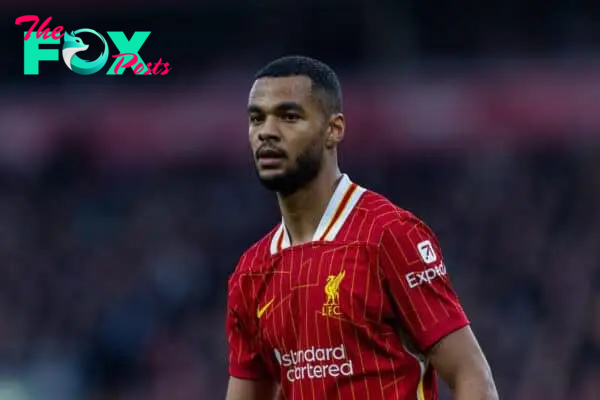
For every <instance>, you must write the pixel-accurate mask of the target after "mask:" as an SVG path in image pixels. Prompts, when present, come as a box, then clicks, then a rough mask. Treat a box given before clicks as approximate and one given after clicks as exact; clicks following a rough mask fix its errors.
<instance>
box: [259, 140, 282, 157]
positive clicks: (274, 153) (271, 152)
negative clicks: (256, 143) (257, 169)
mask: <svg viewBox="0 0 600 400" xmlns="http://www.w3.org/2000/svg"><path fill="white" fill-rule="evenodd" d="M255 156H256V158H257V159H259V158H262V157H281V158H283V157H287V153H286V152H285V151H284V150H282V149H280V148H278V147H275V146H272V145H269V144H263V145H261V146H260V147H259V148H258V149H257V150H256V153H255Z"/></svg>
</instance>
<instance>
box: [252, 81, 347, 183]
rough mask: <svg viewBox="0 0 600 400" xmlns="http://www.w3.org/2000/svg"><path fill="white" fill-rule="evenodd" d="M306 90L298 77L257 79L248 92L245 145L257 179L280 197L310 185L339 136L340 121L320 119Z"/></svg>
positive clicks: (320, 110)
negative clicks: (247, 123)
mask: <svg viewBox="0 0 600 400" xmlns="http://www.w3.org/2000/svg"><path fill="white" fill-rule="evenodd" d="M311 86H312V85H311V80H310V79H309V78H308V77H304V76H296V77H285V78H261V79H258V80H257V81H256V82H255V83H254V85H253V87H252V90H251V91H250V97H249V105H248V118H249V134H250V145H251V148H252V153H253V155H254V162H255V166H256V171H257V174H258V178H259V180H260V182H261V183H262V184H263V185H264V186H265V187H266V188H267V189H270V190H274V191H277V192H279V193H281V194H291V193H293V192H295V191H296V190H298V189H299V188H301V187H303V186H305V185H306V184H307V183H309V182H310V181H312V180H313V179H314V178H315V177H316V176H317V175H318V174H319V172H320V170H321V168H322V165H323V162H324V159H325V157H326V156H327V150H328V149H332V148H333V147H334V146H335V144H336V143H337V140H339V139H341V134H342V132H343V125H341V128H340V121H339V118H340V116H333V118H332V117H330V116H329V115H326V114H325V113H324V111H323V108H322V106H321V105H320V103H319V101H318V99H317V98H316V96H314V95H312V94H311ZM342 122H343V121H342ZM338 128H339V129H338Z"/></svg>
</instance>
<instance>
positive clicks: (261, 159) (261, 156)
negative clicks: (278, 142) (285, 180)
mask: <svg viewBox="0 0 600 400" xmlns="http://www.w3.org/2000/svg"><path fill="white" fill-rule="evenodd" d="M285 158H286V155H285V152H284V151H283V150H279V149H274V148H263V149H259V150H258V151H257V152H256V160H257V162H258V164H259V166H261V167H262V168H276V167H278V166H279V165H280V164H281V163H282V162H283V161H284V160H285Z"/></svg>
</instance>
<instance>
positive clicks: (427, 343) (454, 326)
mask: <svg viewBox="0 0 600 400" xmlns="http://www.w3.org/2000/svg"><path fill="white" fill-rule="evenodd" d="M469 324H470V322H469V320H468V319H467V318H466V317H465V316H463V317H461V318H454V319H448V320H446V321H443V322H440V323H439V324H438V325H435V326H433V327H432V328H431V329H429V330H428V331H427V332H424V333H423V334H422V335H421V337H420V338H419V339H418V340H417V345H418V346H419V348H420V349H421V350H422V351H427V350H429V349H430V348H431V347H432V346H433V345H435V344H436V343H437V342H439V341H440V340H442V339H443V338H444V337H446V336H448V335H449V334H451V333H452V332H455V331H457V330H459V329H461V328H464V327H465V326H468V325H469Z"/></svg>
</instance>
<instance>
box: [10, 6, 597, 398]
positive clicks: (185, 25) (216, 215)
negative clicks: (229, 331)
mask: <svg viewBox="0 0 600 400" xmlns="http://www.w3.org/2000/svg"><path fill="white" fill-rule="evenodd" d="M0 9H1V10H2V12H1V14H2V16H3V18H2V21H3V23H2V26H1V28H0V29H2V32H1V33H2V37H3V38H5V39H7V40H4V41H3V42H4V43H5V44H4V45H3V48H2V49H3V62H2V64H3V65H2V71H3V72H2V90H1V92H0V136H1V138H0V259H1V262H0V400H38V399H39V400H71V399H73V400H75V399H86V400H87V399H89V400H96V399H98V400H101V399H102V400H104V399H118V400H141V399H144V400H146V399H148V400H167V399H168V400H188V399H189V400H192V399H194V400H213V399H222V398H224V388H225V385H226V380H227V372H226V354H227V351H226V343H225V338H224V334H223V331H224V320H223V318H224V314H225V311H224V304H225V286H226V279H227V276H228V274H229V273H230V272H231V271H232V268H233V267H234V265H235V262H236V260H237V257H238V256H239V255H240V253H241V252H242V251H243V250H244V249H245V248H246V247H247V246H249V245H250V244H251V243H252V242H253V241H254V240H256V239H257V238H258V237H260V236H261V235H262V234H263V233H264V232H265V231H266V230H267V229H269V228H270V226H272V224H274V223H275V222H276V221H277V219H278V210H277V206H276V203H275V200H274V198H273V196H272V195H271V194H270V193H267V192H265V191H264V190H263V189H262V188H261V187H260V186H259V185H258V184H257V182H256V179H255V176H254V172H253V170H252V167H251V164H250V156H249V154H248V149H247V133H246V132H247V131H246V129H247V126H246V116H245V105H246V99H247V92H248V89H249V86H250V84H251V76H252V73H253V72H254V71H255V70H256V69H257V68H259V67H260V66H262V65H263V64H264V63H265V62H266V61H268V60H270V59H272V58H274V57H278V56H281V55H284V54H288V53H301V54H307V55H311V56H315V57H318V58H321V59H323V60H324V61H325V62H327V63H329V64H330V65H332V66H333V67H334V68H335V69H336V70H337V71H338V72H339V74H340V77H341V80H342V84H343V88H344V94H345V111H346V114H347V119H348V130H347V141H346V142H345V143H344V145H343V148H342V166H343V168H344V170H345V171H347V172H349V173H350V175H351V177H352V178H353V179H354V180H355V181H358V182H359V183H361V184H363V185H364V186H367V187H369V188H372V189H374V190H377V191H380V192H382V193H383V194H385V195H387V196H389V197H390V198H391V199H393V200H394V201H395V202H397V203H398V204H400V205H402V206H403V207H405V208H408V209H410V210H412V211H414V212H415V213H416V214H418V215H419V216H421V217H422V218H423V219H424V220H425V221H426V222H427V223H428V224H429V225H430V226H431V227H432V228H433V229H434V230H435V231H436V232H437V234H438V235H439V238H440V241H441V244H442V246H443V248H444V249H445V253H446V258H447V265H448V268H449V270H450V272H451V274H452V277H453V280H454V283H455V286H456V289H457V291H458V293H459V295H460V296H461V298H462V301H463V304H464V307H465V308H466V310H467V312H468V314H469V316H470V317H471V319H472V321H473V329H474V330H475V332H476V333H477V335H478V336H479V338H480V341H481V342H482V345H483V347H484V349H485V351H486V354H487V356H488V358H489V361H490V363H491V365H492V367H493V370H494V373H495V377H496V380H497V385H498V388H499V391H500V393H501V398H503V399H517V400H521V399H523V400H525V399H527V400H530V399H544V400H562V399H581V400H591V399H597V398H599V397H600V357H599V354H600V274H599V273H598V266H599V265H598V264H599V260H600V254H599V253H600V246H599V243H600V212H599V211H600V206H599V203H600V168H599V167H600V163H599V160H600V159H599V158H598V155H599V154H600V152H599V146H598V145H599V140H600V112H599V109H600V106H599V105H600V24H599V23H598V22H599V21H600V3H598V2H592V1H580V2H567V1H559V0H553V1H539V0H528V1H517V0H504V1H487V2H481V3H476V4H475V3H474V2H467V1H458V2H452V5H448V3H446V2H441V1H434V0H423V1H414V0H413V1H383V0H382V1H378V2H371V3H369V2H367V1H366V0H365V1H358V0H345V1H341V0H329V1H316V0H313V1H309V0H305V1H298V2H295V3H294V4H293V5H292V4H288V3H284V2H277V1H274V0H258V1H254V2H241V1H234V0H221V1H211V0H202V1H192V0H171V1H168V2H159V1H154V0H146V1H144V2H142V1H134V0H120V1H116V0H107V1H104V2H96V1H92V2H85V3H84V2H75V1H72V0H57V1H54V2H52V4H50V3H48V2H42V1H39V0H37V1H36V0H33V1H29V2H28V6H27V9H24V8H23V7H21V6H17V5H15V4H14V3H12V2H3V4H2V5H1V6H0ZM24 14H37V15H39V16H40V18H41V19H42V20H44V19H45V18H46V17H47V16H52V17H53V21H52V22H51V23H50V27H51V28H53V27H54V26H56V25H63V26H65V27H66V28H67V29H69V30H75V29H79V28H91V29H95V30H98V31H100V32H102V31H106V30H123V31H126V32H127V33H128V35H131V33H132V32H133V31H136V30H137V31H140V30H150V31H152V33H151V35H150V37H149V39H148V41H147V42H146V44H145V45H144V46H143V47H142V49H141V50H140V54H141V55H142V57H143V58H144V60H145V61H146V62H155V61H156V60H158V58H162V59H163V61H168V62H170V63H171V66H172V67H173V70H172V71H171V72H170V73H169V74H168V75H165V76H156V77H134V76H132V73H131V71H127V72H126V73H125V74H124V75H123V76H118V77H115V76H112V77H111V76H105V75H103V74H102V73H98V74H96V75H92V76H79V75H76V74H75V73H73V72H71V71H69V70H68V69H67V68H66V67H65V65H64V63H62V61H60V62H54V63H51V62H42V63H41V67H40V75H39V76H23V47H22V46H23V42H22V40H23V39H22V35H23V29H21V28H20V27H16V26H15V25H14V20H15V19H16V17H18V16H20V15H24ZM28 26H29V25H27V28H28ZM114 50H115V49H114V48H112V49H111V52H114ZM93 51H94V50H93V49H90V50H89V52H90V53H93ZM113 54H114V53H113ZM92 56H93V54H92ZM90 57H91V56H90ZM103 71H104V70H103ZM445 396H446V397H445V398H449V397H447V393H446V394H445Z"/></svg>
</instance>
